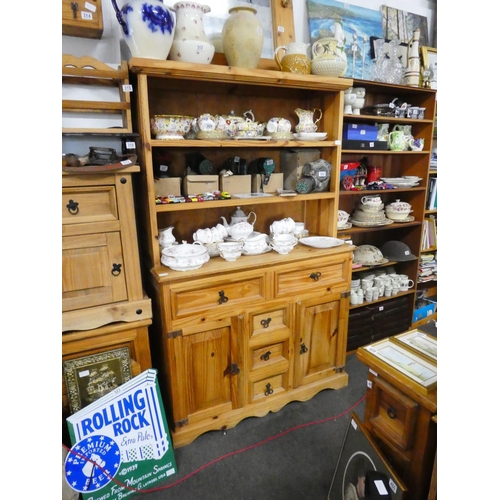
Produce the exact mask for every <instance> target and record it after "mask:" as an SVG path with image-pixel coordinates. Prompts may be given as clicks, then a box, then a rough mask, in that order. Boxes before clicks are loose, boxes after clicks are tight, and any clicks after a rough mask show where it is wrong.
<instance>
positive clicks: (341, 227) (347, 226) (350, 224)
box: [337, 222, 352, 231]
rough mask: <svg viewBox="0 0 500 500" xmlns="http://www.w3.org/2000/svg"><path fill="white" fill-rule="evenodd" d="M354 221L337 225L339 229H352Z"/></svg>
mask: <svg viewBox="0 0 500 500" xmlns="http://www.w3.org/2000/svg"><path fill="white" fill-rule="evenodd" d="M351 227H352V223H350V222H347V223H346V224H344V225H342V226H337V231H344V230H345V229H351Z"/></svg>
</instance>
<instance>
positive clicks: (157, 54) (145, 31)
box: [111, 0, 176, 59]
mask: <svg viewBox="0 0 500 500" xmlns="http://www.w3.org/2000/svg"><path fill="white" fill-rule="evenodd" d="M111 4H112V5H113V8H114V9H115V12H116V18H117V19H118V22H119V23H120V25H121V27H122V30H123V35H124V38H125V43H126V44H127V47H128V48H129V49H130V53H131V54H132V57H144V58H147V59H166V58H167V56H168V53H169V52H170V48H171V47H172V42H173V40H174V32H175V24H176V17H175V12H174V11H173V10H172V9H171V8H170V7H168V6H166V5H164V4H163V2H162V1H161V0H130V1H129V2H127V3H125V4H124V5H123V7H122V8H121V9H120V8H118V5H117V4H116V0H111Z"/></svg>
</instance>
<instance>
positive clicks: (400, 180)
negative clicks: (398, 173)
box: [381, 175, 422, 188]
mask: <svg viewBox="0 0 500 500" xmlns="http://www.w3.org/2000/svg"><path fill="white" fill-rule="evenodd" d="M381 180H383V181H384V182H385V183H386V184H390V185H391V186H394V187H396V188H397V187H415V186H418V185H419V183H420V181H421V180H422V177H417V176H413V175H407V176H404V177H381Z"/></svg>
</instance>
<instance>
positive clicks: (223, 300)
mask: <svg viewBox="0 0 500 500" xmlns="http://www.w3.org/2000/svg"><path fill="white" fill-rule="evenodd" d="M228 300H229V299H228V298H227V297H226V296H225V295H224V290H221V291H220V292H219V304H224V302H227V301H228Z"/></svg>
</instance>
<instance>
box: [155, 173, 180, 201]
mask: <svg viewBox="0 0 500 500" xmlns="http://www.w3.org/2000/svg"><path fill="white" fill-rule="evenodd" d="M181 181H182V179H181V178H180V177H164V178H161V179H155V196H162V197H163V196H164V197H166V196H169V195H173V196H180V195H181Z"/></svg>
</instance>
